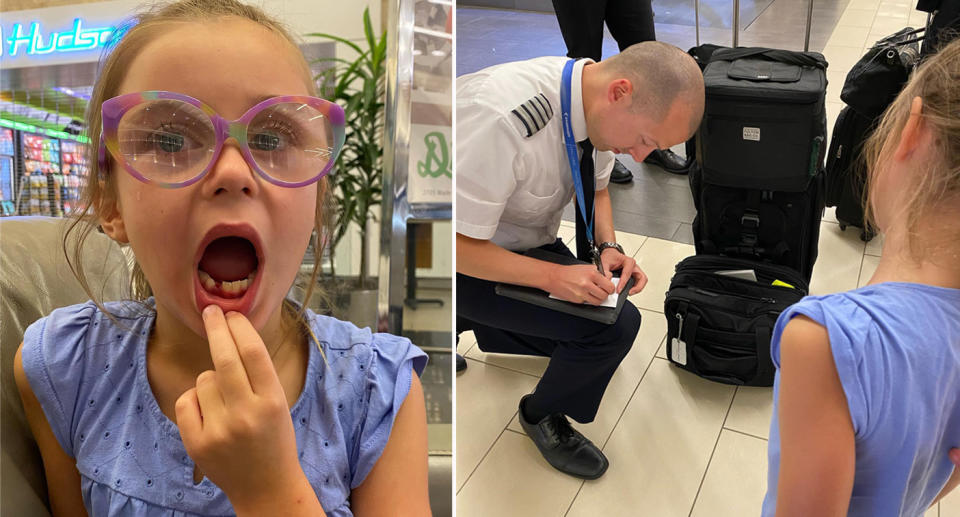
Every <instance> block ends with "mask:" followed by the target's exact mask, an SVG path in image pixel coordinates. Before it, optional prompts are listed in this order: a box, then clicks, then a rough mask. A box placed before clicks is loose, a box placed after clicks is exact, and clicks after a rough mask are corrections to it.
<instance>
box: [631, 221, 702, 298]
mask: <svg viewBox="0 0 960 517" xmlns="http://www.w3.org/2000/svg"><path fill="white" fill-rule="evenodd" d="M695 254H696V250H695V249H694V247H693V246H692V245H690V244H680V243H677V242H672V241H666V240H663V239H654V238H652V237H651V238H648V239H647V241H646V242H645V243H644V244H643V247H641V248H640V251H638V252H637V253H636V255H634V258H635V259H636V260H637V264H639V265H640V269H642V270H643V272H644V273H646V275H647V279H648V281H647V286H646V287H645V288H644V289H643V291H641V292H640V293H637V294H635V295H633V296H631V297H630V301H631V302H633V304H634V305H636V306H637V307H639V308H641V309H647V310H649V311H654V312H660V313H662V312H663V300H664V297H665V294H666V292H667V288H669V287H670V279H671V278H673V273H674V271H675V268H676V266H677V263H678V262H680V261H681V260H683V259H685V258H687V257H689V256H691V255H695Z"/></svg>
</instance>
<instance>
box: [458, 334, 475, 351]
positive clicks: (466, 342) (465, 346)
mask: <svg viewBox="0 0 960 517" xmlns="http://www.w3.org/2000/svg"><path fill="white" fill-rule="evenodd" d="M475 344H477V337H476V336H474V335H473V331H472V330H468V331H466V332H464V333H462V334H460V340H459V341H457V353H458V354H460V355H466V353H467V351H468V350H470V347H472V346H473V345H475Z"/></svg>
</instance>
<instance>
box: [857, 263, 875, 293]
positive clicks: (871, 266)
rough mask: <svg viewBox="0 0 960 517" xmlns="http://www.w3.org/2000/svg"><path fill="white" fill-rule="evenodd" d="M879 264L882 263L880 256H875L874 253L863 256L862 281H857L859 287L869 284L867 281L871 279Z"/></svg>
mask: <svg viewBox="0 0 960 517" xmlns="http://www.w3.org/2000/svg"><path fill="white" fill-rule="evenodd" d="M878 265H880V257H874V256H872V255H864V256H863V265H862V266H860V281H859V282H857V287H863V286H865V285H867V282H869V281H870V279H871V278H872V277H873V274H874V273H875V272H876V271H877V266H878Z"/></svg>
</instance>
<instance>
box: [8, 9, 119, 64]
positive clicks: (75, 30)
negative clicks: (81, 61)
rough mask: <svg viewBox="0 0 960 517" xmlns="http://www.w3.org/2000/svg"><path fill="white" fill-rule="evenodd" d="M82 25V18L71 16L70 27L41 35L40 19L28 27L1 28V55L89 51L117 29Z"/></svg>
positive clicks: (108, 38)
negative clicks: (71, 24)
mask: <svg viewBox="0 0 960 517" xmlns="http://www.w3.org/2000/svg"><path fill="white" fill-rule="evenodd" d="M83 24H84V22H83V20H82V19H80V18H74V20H73V27H71V28H70V29H67V30H64V31H61V32H50V33H49V34H44V30H43V29H41V27H40V23H39V22H33V23H31V24H30V26H29V29H27V28H26V27H25V26H24V25H23V24H20V23H14V24H13V25H12V27H11V30H10V32H9V33H7V34H4V32H3V27H0V41H2V43H3V52H2V55H3V56H4V57H17V56H24V55H26V56H34V55H41V54H54V53H64V52H76V51H80V50H92V49H96V48H100V47H103V46H104V45H106V44H107V42H108V41H110V38H111V37H112V36H113V33H114V31H116V28H115V27H98V28H88V27H84V26H83Z"/></svg>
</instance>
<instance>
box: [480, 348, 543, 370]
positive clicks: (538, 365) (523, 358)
mask: <svg viewBox="0 0 960 517" xmlns="http://www.w3.org/2000/svg"><path fill="white" fill-rule="evenodd" d="M467 357H469V358H470V359H476V360H477V361H482V362H484V363H487V364H492V365H495V366H500V367H502V368H507V369H509V370H514V371H517V372H522V373H526V374H529V375H534V376H537V377H541V376H542V375H543V371H544V370H546V369H547V363H549V362H550V358H549V357H541V356H536V355H518V354H488V353H486V352H484V351H482V350H480V346H479V345H478V346H475V347H473V348H471V349H470V352H468V353H467Z"/></svg>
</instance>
